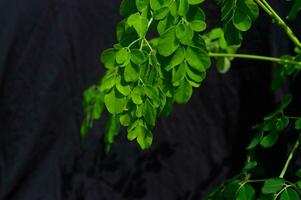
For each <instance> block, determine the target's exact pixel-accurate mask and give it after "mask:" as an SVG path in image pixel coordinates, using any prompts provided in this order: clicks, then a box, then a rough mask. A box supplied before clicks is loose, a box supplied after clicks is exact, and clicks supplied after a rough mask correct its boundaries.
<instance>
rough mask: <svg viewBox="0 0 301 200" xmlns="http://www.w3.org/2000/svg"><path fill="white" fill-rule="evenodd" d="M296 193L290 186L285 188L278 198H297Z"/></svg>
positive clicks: (281, 199)
mask: <svg viewBox="0 0 301 200" xmlns="http://www.w3.org/2000/svg"><path fill="white" fill-rule="evenodd" d="M299 199H300V198H299V195H298V193H297V192H296V191H295V190H294V189H291V188H287V189H286V190H284V191H283V192H282V193H281V195H280V200H299Z"/></svg>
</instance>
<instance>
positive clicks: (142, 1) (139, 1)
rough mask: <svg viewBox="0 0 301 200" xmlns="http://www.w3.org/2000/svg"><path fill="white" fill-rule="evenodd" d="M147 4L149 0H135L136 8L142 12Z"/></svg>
mask: <svg viewBox="0 0 301 200" xmlns="http://www.w3.org/2000/svg"><path fill="white" fill-rule="evenodd" d="M148 5H149V0H136V7H137V9H138V10H139V11H140V12H142V11H143V10H145V9H146V8H147V7H148Z"/></svg>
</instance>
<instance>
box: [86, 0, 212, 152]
mask: <svg viewBox="0 0 301 200" xmlns="http://www.w3.org/2000/svg"><path fill="white" fill-rule="evenodd" d="M202 2H203V0H123V1H122V3H121V7H120V13H121V15H122V16H124V17H125V19H124V20H122V21H121V22H120V23H119V25H118V27H117V40H118V44H115V45H114V46H113V47H112V48H109V49H107V50H105V51H103V53H102V54H101V58H100V60H101V62H102V63H103V64H104V66H105V68H106V69H107V71H106V73H105V75H104V77H103V78H102V80H101V82H100V85H99V86H93V89H91V88H90V89H88V90H87V91H90V93H91V94H90V95H91V96H92V97H93V98H92V97H90V98H85V99H86V100H85V102H87V103H85V104H84V107H85V112H86V118H89V120H87V119H86V120H84V123H83V125H82V127H84V128H82V135H83V136H84V135H85V134H86V133H87V131H88V129H89V128H90V127H91V123H92V121H93V120H96V119H99V118H100V115H99V114H98V113H99V108H97V112H98V113H96V116H95V117H92V118H91V117H89V115H90V110H89V109H88V108H87V107H86V106H87V105H90V104H92V101H95V100H94V98H96V97H94V96H95V95H96V94H94V93H93V91H94V92H96V91H97V92H99V93H100V94H101V99H97V102H95V104H92V105H97V106H98V107H99V104H100V105H101V111H103V110H104V108H105V110H106V111H107V112H108V114H109V115H111V119H110V120H109V121H108V125H107V127H108V128H107V129H106V132H105V146H106V147H105V150H106V151H107V152H108V151H109V149H110V146H111V145H112V144H113V141H114V138H115V137H116V136H117V135H118V133H119V131H120V126H124V127H127V134H128V139H129V140H131V141H133V140H136V141H137V143H138V144H139V145H140V147H141V149H147V148H149V147H150V146H151V144H152V140H153V136H152V133H151V131H152V130H153V128H154V127H155V124H156V120H157V118H158V117H159V116H160V115H162V114H167V113H170V111H171V108H172V105H173V104H174V103H179V104H184V103H187V102H188V101H189V99H190V98H191V95H192V91H193V88H194V87H199V86H200V85H201V83H202V82H203V80H204V79H205V76H206V71H207V70H208V68H209V67H210V65H211V61H210V58H209V56H208V53H207V47H206V44H205V41H204V39H203V38H202V35H200V33H201V32H202V31H204V30H205V29H206V23H205V21H204V20H205V15H204V12H203V11H202V10H201V9H200V8H199V4H201V3H202ZM149 35H152V37H150V36H149ZM93 95H94V96H93ZM92 107H93V106H92ZM93 109H94V108H93ZM117 121H118V123H117Z"/></svg>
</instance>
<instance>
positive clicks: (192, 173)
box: [0, 0, 300, 200]
mask: <svg viewBox="0 0 301 200" xmlns="http://www.w3.org/2000/svg"><path fill="white" fill-rule="evenodd" d="M208 2H209V1H207V3H206V4H205V6H204V7H205V10H207V11H208V15H209V16H208V23H209V27H214V26H216V25H218V18H219V16H218V12H217V10H216V8H215V6H214V4H213V1H210V3H208ZM273 2H275V3H276V2H277V4H274V6H275V7H276V9H277V10H279V11H281V12H283V14H284V15H285V13H287V6H289V5H290V4H289V3H287V2H285V1H280V2H279V1H273ZM119 3H120V2H119V1H104V0H43V1H40V0H26V1H24V0H0V199H1V200H69V199H70V200H77V199H78V200H106V199H107V200H119V199H123V200H134V199H143V200H163V199H164V200H197V199H201V197H202V196H203V195H204V194H206V193H207V192H208V191H210V189H212V188H213V187H214V186H216V185H218V184H220V183H221V182H222V181H223V180H224V179H225V178H227V177H230V176H231V175H233V174H235V173H237V172H238V171H239V170H240V169H241V167H242V165H243V163H244V160H245V154H246V151H245V150H244V149H245V146H246V145H247V144H248V142H249V140H250V138H251V137H252V135H253V134H254V133H253V132H252V131H251V130H250V127H251V126H252V125H253V124H255V123H257V122H260V120H261V119H262V117H263V116H264V115H265V114H267V113H268V112H270V111H272V110H273V108H275V105H276V103H278V102H279V100H280V99H281V98H282V97H283V95H284V94H286V93H288V92H291V93H293V94H295V99H294V102H293V105H292V106H291V109H290V112H292V113H294V114H298V113H299V111H300V105H299V102H300V94H298V91H299V89H300V87H299V85H300V78H297V80H294V86H292V85H291V83H290V82H289V81H288V82H286V84H285V86H284V87H283V88H282V89H281V90H279V91H277V92H276V93H272V92H271V91H270V80H271V77H272V70H271V69H272V66H271V64H270V63H267V62H257V61H245V60H237V61H235V62H234V64H233V68H232V69H231V71H230V72H229V73H227V74H225V75H221V74H219V73H217V72H216V70H215V68H214V67H212V68H211V70H210V72H209V73H208V78H207V80H206V81H205V83H204V84H203V86H202V87H201V88H200V89H197V90H195V91H194V94H193V98H192V99H191V101H190V102H189V103H188V104H187V105H176V106H175V107H174V111H173V113H172V115H171V116H169V117H167V118H160V119H159V121H158V124H157V126H156V129H155V130H154V145H153V146H152V148H151V149H150V150H148V151H145V152H142V151H141V150H140V149H139V148H138V146H137V144H135V143H130V142H128V141H127V140H126V137H125V134H124V133H122V134H121V135H120V137H119V138H118V139H117V142H116V144H115V145H114V146H113V150H112V152H111V153H110V156H109V157H107V158H106V157H105V156H104V155H103V153H102V147H103V146H102V141H101V138H102V134H103V132H104V121H105V120H102V121H100V122H97V123H96V124H95V126H94V128H93V130H92V131H91V133H90V135H89V137H88V138H87V141H86V142H85V144H84V146H83V147H81V146H80V138H79V128H80V124H81V121H82V119H83V112H82V103H81V100H82V92H83V91H84V89H86V88H87V87H88V86H90V85H91V84H95V83H97V82H98V80H99V78H100V77H101V75H102V73H103V67H102V65H101V63H100V62H99V54H100V52H101V51H102V50H104V49H106V48H109V47H111V46H112V44H114V43H115V27H116V24H117V22H118V21H119V20H120V19H121V18H120V16H119V14H118V7H119ZM270 24H271V23H270V20H269V19H268V18H267V17H266V16H265V15H262V16H261V19H260V20H259V21H257V22H256V23H255V25H254V26H253V29H252V31H250V32H249V33H247V34H246V35H245V41H248V42H245V43H244V44H243V47H242V49H241V52H254V53H257V54H261V55H274V56H278V55H281V54H283V53H286V52H289V51H291V47H290V44H288V43H287V41H286V38H285V36H284V34H283V33H282V32H281V30H280V29H279V28H275V26H274V25H270ZM292 26H293V27H296V30H297V31H298V28H299V30H300V25H296V24H292ZM299 35H300V32H299ZM292 139H294V138H290V137H284V138H282V140H281V142H280V144H279V145H277V146H276V147H275V148H274V149H273V151H271V150H268V151H261V150H260V153H259V158H260V159H261V161H262V162H263V163H264V164H265V165H266V166H267V167H268V169H269V170H268V172H269V174H270V175H273V174H274V173H278V172H279V170H280V168H281V165H280V164H283V162H284V159H285V155H286V153H287V150H288V147H289V145H283V144H286V143H287V142H291V140H292ZM295 167H296V166H295ZM292 169H293V168H292Z"/></svg>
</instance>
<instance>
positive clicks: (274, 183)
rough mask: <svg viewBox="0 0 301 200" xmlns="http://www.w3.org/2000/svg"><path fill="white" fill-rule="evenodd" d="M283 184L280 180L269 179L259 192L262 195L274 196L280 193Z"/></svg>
mask: <svg viewBox="0 0 301 200" xmlns="http://www.w3.org/2000/svg"><path fill="white" fill-rule="evenodd" d="M284 184H285V181H284V180H283V179H282V178H271V179H268V180H267V181H265V182H264V185H263V187H262V189H261V190H262V193H264V194H274V193H276V192H278V191H280V190H281V188H282V187H283V186H284Z"/></svg>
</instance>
